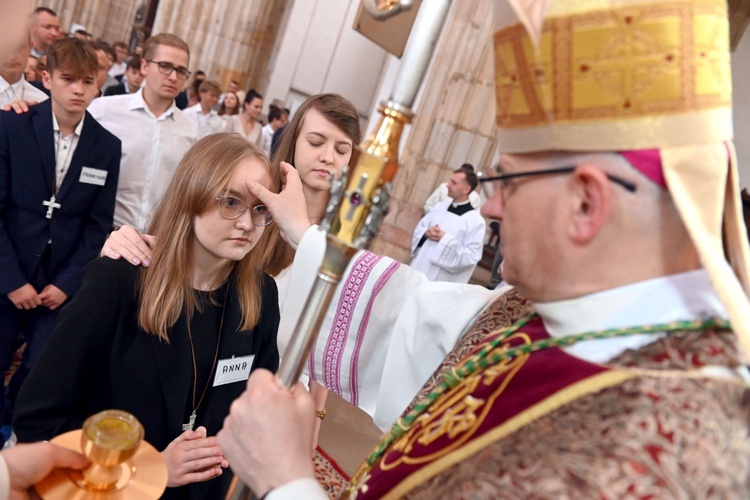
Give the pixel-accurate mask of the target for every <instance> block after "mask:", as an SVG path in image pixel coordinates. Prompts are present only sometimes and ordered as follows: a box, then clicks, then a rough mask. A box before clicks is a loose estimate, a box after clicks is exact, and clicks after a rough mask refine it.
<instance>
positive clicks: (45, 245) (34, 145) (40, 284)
mask: <svg viewBox="0 0 750 500" xmlns="http://www.w3.org/2000/svg"><path fill="white" fill-rule="evenodd" d="M47 54H48V56H47V70H46V71H45V72H44V73H43V82H44V85H45V87H46V88H48V89H49V90H50V93H51V98H50V99H49V100H47V101H45V102H42V103H40V104H37V105H35V106H32V107H31V109H30V111H29V112H28V113H24V114H21V115H17V114H16V113H14V112H2V111H0V268H2V269H3V272H2V273H0V373H5V371H7V369H8V366H9V365H10V360H11V357H12V355H13V350H14V347H15V343H16V339H17V337H18V334H19V333H22V334H23V335H24V337H25V339H26V344H27V345H26V350H25V351H24V359H23V363H22V366H21V367H20V368H19V369H18V371H17V372H16V373H15V375H14V376H13V379H12V380H11V387H10V395H11V398H10V400H11V402H12V401H13V397H12V396H13V395H14V394H15V392H16V391H17V389H18V387H20V384H21V382H23V379H24V378H25V376H26V374H27V373H28V371H29V370H30V369H31V366H32V365H33V364H34V362H35V360H36V359H37V357H38V355H39V353H40V351H41V349H42V347H43V345H44V343H45V342H46V340H47V338H48V337H49V335H50V334H51V333H52V329H53V327H54V324H55V320H56V318H57V314H58V313H59V310H60V307H61V306H62V305H63V304H64V303H65V302H66V301H67V299H68V298H69V297H70V296H72V295H73V294H74V293H75V292H76V291H77V290H78V288H79V287H80V284H81V280H82V278H83V271H84V267H85V266H86V264H88V262H89V261H90V260H91V259H93V258H94V257H96V255H97V253H98V252H99V249H100V248H101V246H102V244H103V243H104V240H105V238H106V236H107V233H108V231H109V230H110V229H111V228H112V217H113V213H114V205H115V193H116V192H117V178H118V175H119V169H120V140H119V139H117V138H116V137H115V136H113V135H112V134H111V133H109V132H107V131H106V130H105V129H104V128H103V127H102V126H101V125H99V123H97V121H96V120H94V119H93V118H92V117H91V115H89V114H88V113H87V112H86V107H87V106H88V105H89V104H90V103H91V101H92V100H93V99H94V97H95V96H96V94H97V92H98V89H97V86H96V73H97V70H98V68H99V64H98V61H97V57H96V53H95V52H94V50H93V48H92V47H91V45H90V44H89V43H88V42H85V41H82V40H79V39H77V38H66V39H61V40H58V41H56V42H54V43H53V44H52V45H51V46H50V47H49V50H48V52H47ZM3 391H4V389H3ZM2 405H3V401H2V398H0V408H1V407H2ZM5 421H6V422H9V420H8V419H7V418H6V420H5Z"/></svg>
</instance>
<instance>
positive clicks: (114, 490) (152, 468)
mask: <svg viewBox="0 0 750 500" xmlns="http://www.w3.org/2000/svg"><path fill="white" fill-rule="evenodd" d="M82 433H83V431H82V430H81V429H79V430H75V431H70V432H66V433H65V434H60V435H59V436H57V437H55V438H54V439H52V440H51V441H50V442H51V443H54V444H56V445H58V446H62V447H64V448H69V449H71V450H74V451H78V452H80V451H81V434H82ZM118 467H120V470H121V472H122V475H121V476H120V479H119V480H118V481H117V483H115V484H114V485H113V486H111V487H110V488H109V489H107V490H99V491H96V490H91V489H88V488H87V487H85V486H83V485H84V480H83V475H82V474H81V472H80V471H72V470H70V469H56V470H54V471H53V472H52V473H51V474H50V475H49V476H47V477H46V478H45V479H43V480H42V481H41V482H39V483H37V484H36V486H35V488H36V491H37V493H39V495H40V496H41V497H42V498H43V499H44V500H58V499H59V500H78V499H80V500H84V499H85V500H95V499H107V500H110V499H113V500H114V499H116V500H120V499H122V500H125V499H127V500H131V499H132V500H155V499H157V498H159V497H161V495H162V494H163V493H164V490H165V489H166V488H167V466H166V464H165V463H164V460H163V459H162V458H161V454H160V453H159V452H158V451H157V450H156V448H154V447H153V446H151V445H150V444H148V443H147V442H146V441H141V444H140V446H139V447H138V451H137V452H136V453H135V455H133V457H132V458H131V459H130V460H127V461H125V462H123V463H121V464H120V465H119V466H118Z"/></svg>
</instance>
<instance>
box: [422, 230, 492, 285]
mask: <svg viewBox="0 0 750 500" xmlns="http://www.w3.org/2000/svg"><path fill="white" fill-rule="evenodd" d="M485 231H486V224H485V222H484V219H482V217H481V216H479V217H478V218H477V219H476V220H475V221H473V223H472V225H471V227H469V228H468V229H467V231H466V234H464V235H463V238H461V239H457V238H455V237H454V236H453V235H452V234H449V233H445V234H444V235H443V237H442V238H440V241H439V242H438V244H437V247H436V248H435V250H434V251H433V252H432V253H431V255H432V256H433V257H432V258H431V259H430V262H431V263H432V264H434V265H436V266H438V267H440V268H441V269H444V270H446V271H448V272H452V273H457V272H460V271H463V270H465V269H468V268H471V267H474V266H476V265H477V263H478V262H479V261H480V260H482V242H483V241H484V233H485Z"/></svg>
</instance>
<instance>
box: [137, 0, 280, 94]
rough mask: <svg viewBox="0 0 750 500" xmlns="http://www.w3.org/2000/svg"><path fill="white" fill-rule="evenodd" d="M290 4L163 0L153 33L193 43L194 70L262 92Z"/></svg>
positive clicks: (268, 0) (277, 1) (277, 0)
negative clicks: (173, 36) (273, 51)
mask: <svg viewBox="0 0 750 500" xmlns="http://www.w3.org/2000/svg"><path fill="white" fill-rule="evenodd" d="M287 4H288V1H287V0H254V1H237V0H161V1H160V3H159V10H158V11H157V13H156V20H155V22H154V28H153V31H152V33H153V34H158V33H163V32H168V33H173V34H175V35H177V36H179V37H180V38H182V39H183V40H185V41H186V42H187V43H188V45H190V69H191V70H192V71H195V70H198V69H201V70H203V71H205V72H206V74H207V75H209V78H213V79H216V80H218V81H219V83H220V84H221V86H222V87H225V86H226V84H227V83H229V80H237V81H239V82H240V85H241V88H243V89H245V90H247V89H249V88H255V89H256V90H258V91H260V92H262V91H263V90H264V88H265V85H266V83H267V69H268V63H269V60H270V58H271V52H272V50H273V47H274V43H275V40H276V35H277V33H278V31H279V27H280V26H281V21H282V17H283V15H284V11H285V10H286V8H287Z"/></svg>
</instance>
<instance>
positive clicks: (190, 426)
mask: <svg viewBox="0 0 750 500" xmlns="http://www.w3.org/2000/svg"><path fill="white" fill-rule="evenodd" d="M227 293H229V292H228V291H225V294H224V305H223V306H222V307H221V321H220V322H219V337H218V338H217V339H216V353H215V354H214V362H213V365H211V371H210V372H209V374H208V378H207V379H206V385H205V387H203V392H202V393H201V398H200V399H199V400H198V404H195V395H196V394H195V393H196V389H197V387H196V386H197V385H198V364H197V363H196V360H195V347H194V346H193V335H192V334H191V332H190V321H188V322H187V325H188V339H189V340H190V354H191V356H192V358H193V412H192V413H191V414H190V419H189V420H188V423H186V424H182V430H183V432H184V431H192V430H193V428H194V427H195V419H196V418H198V417H197V412H198V408H200V406H201V403H203V398H205V397H206V391H208V386H209V385H211V374H212V373H213V372H214V370H215V369H216V361H217V360H218V359H219V346H220V345H221V331H222V330H223V329H224V312H225V311H226V308H227V295H226V294H227Z"/></svg>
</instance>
